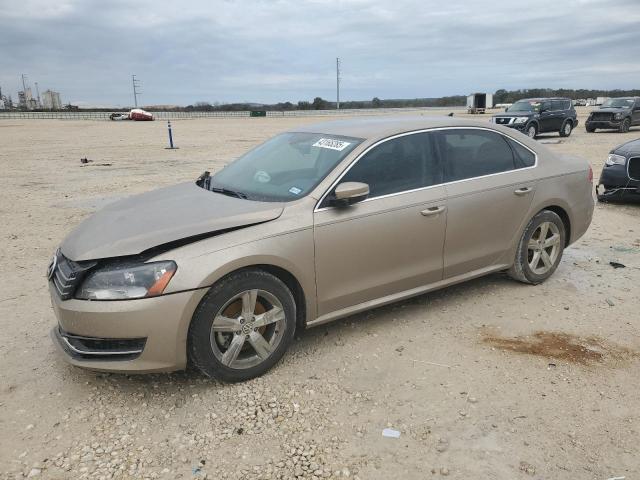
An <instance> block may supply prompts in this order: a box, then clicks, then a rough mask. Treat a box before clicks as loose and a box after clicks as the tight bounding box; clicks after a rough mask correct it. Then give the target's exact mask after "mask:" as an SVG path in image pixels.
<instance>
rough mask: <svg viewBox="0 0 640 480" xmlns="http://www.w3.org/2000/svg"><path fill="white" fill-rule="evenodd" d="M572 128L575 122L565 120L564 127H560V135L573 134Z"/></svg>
mask: <svg viewBox="0 0 640 480" xmlns="http://www.w3.org/2000/svg"><path fill="white" fill-rule="evenodd" d="M572 130H573V123H571V122H570V121H566V122H564V125H562V128H561V129H560V136H561V137H568V136H569V135H571V131H572Z"/></svg>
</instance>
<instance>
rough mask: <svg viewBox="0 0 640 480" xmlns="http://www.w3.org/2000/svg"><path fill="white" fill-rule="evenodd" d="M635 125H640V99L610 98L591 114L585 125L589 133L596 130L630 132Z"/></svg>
mask: <svg viewBox="0 0 640 480" xmlns="http://www.w3.org/2000/svg"><path fill="white" fill-rule="evenodd" d="M634 125H640V97H621V98H610V99H609V100H607V101H606V102H604V103H603V104H602V106H601V107H600V108H599V109H597V110H594V111H593V112H591V113H590V114H589V118H587V121H586V123H585V128H586V129H587V132H590V133H591V132H595V131H596V128H604V129H609V130H611V129H613V130H618V131H619V132H621V133H624V132H628V131H629V128H631V127H632V126H634Z"/></svg>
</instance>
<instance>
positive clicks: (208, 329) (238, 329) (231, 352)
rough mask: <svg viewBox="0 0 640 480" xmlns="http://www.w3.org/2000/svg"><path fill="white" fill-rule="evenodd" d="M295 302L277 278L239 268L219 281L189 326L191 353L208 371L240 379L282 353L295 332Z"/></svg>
mask: <svg viewBox="0 0 640 480" xmlns="http://www.w3.org/2000/svg"><path fill="white" fill-rule="evenodd" d="M295 312H296V309H295V301H294V299H293V295H292V294H291V292H290V291H289V289H288V288H287V286H286V285H285V284H284V283H283V282H282V281H281V280H280V279H278V278H277V277H275V276H273V275H271V274H270V273H267V272H264V271H260V270H248V271H240V272H237V273H234V274H231V275H229V276H227V277H225V278H224V279H223V280H222V281H220V282H218V283H217V284H216V285H214V286H213V287H212V288H211V290H210V291H209V292H208V293H207V295H206V296H205V297H204V298H203V300H202V301H201V302H200V305H199V306H198V308H197V309H196V312H195V313H194V315H193V319H192V322H191V326H190V327H189V338H188V343H189V358H190V360H191V362H192V363H193V364H194V365H195V366H196V367H197V368H198V369H199V370H200V371H201V372H202V373H204V374H205V375H207V376H209V377H212V378H215V379H218V380H222V381H225V382H238V381H243V380H248V379H250V378H254V377H257V376H260V375H262V374H263V373H264V372H266V371H267V370H269V369H270V368H271V367H272V366H273V365H275V363H276V362H277V361H278V360H280V358H282V356H283V355H284V353H285V351H286V350H287V348H288V347H289V344H290V343H291V341H292V339H293V335H294V332H295V323H296V320H295V318H296V315H295Z"/></svg>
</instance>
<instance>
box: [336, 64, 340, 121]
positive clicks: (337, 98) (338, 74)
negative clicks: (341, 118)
mask: <svg viewBox="0 0 640 480" xmlns="http://www.w3.org/2000/svg"><path fill="white" fill-rule="evenodd" d="M336 110H340V58H336Z"/></svg>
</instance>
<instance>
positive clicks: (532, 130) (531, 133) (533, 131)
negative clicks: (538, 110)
mask: <svg viewBox="0 0 640 480" xmlns="http://www.w3.org/2000/svg"><path fill="white" fill-rule="evenodd" d="M537 134H538V129H537V128H536V126H535V125H533V124H531V125H529V126H528V127H527V137H529V138H536V135H537Z"/></svg>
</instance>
